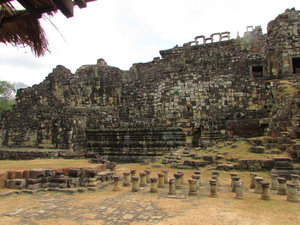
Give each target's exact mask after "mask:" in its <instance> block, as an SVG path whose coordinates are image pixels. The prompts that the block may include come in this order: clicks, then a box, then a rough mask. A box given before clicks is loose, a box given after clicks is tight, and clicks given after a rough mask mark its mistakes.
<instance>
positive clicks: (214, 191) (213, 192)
mask: <svg viewBox="0 0 300 225" xmlns="http://www.w3.org/2000/svg"><path fill="white" fill-rule="evenodd" d="M209 184H210V194H209V197H213V198H215V197H218V193H217V181H216V180H209Z"/></svg>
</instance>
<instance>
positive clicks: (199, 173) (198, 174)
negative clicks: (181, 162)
mask: <svg viewBox="0 0 300 225" xmlns="http://www.w3.org/2000/svg"><path fill="white" fill-rule="evenodd" d="M194 174H195V175H197V176H199V177H200V178H199V186H201V185H202V184H201V171H195V172H194Z"/></svg>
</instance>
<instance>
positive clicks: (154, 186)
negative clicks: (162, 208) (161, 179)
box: [150, 177, 158, 193]
mask: <svg viewBox="0 0 300 225" xmlns="http://www.w3.org/2000/svg"><path fill="white" fill-rule="evenodd" d="M157 181H158V179H157V177H151V178H150V183H151V188H150V192H151V193H156V192H157Z"/></svg>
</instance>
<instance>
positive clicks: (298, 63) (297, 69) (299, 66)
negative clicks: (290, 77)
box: [292, 57, 300, 74]
mask: <svg viewBox="0 0 300 225" xmlns="http://www.w3.org/2000/svg"><path fill="white" fill-rule="evenodd" d="M292 65H293V73H294V74H300V57H295V58H292Z"/></svg>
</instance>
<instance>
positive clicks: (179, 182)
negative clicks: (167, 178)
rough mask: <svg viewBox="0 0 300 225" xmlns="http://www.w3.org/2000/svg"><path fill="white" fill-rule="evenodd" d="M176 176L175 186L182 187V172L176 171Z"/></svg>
mask: <svg viewBox="0 0 300 225" xmlns="http://www.w3.org/2000/svg"><path fill="white" fill-rule="evenodd" d="M174 178H175V188H176V189H181V188H182V186H181V174H179V173H174Z"/></svg>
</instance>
